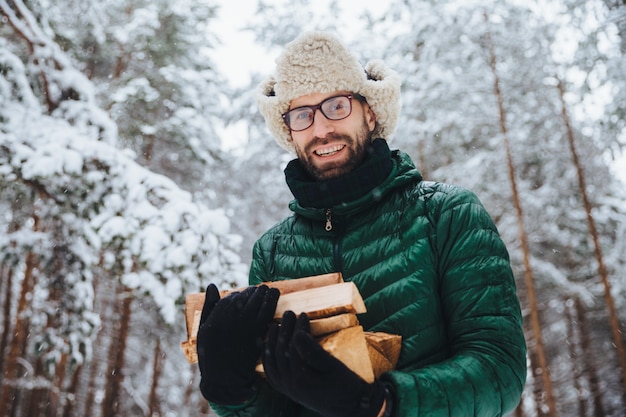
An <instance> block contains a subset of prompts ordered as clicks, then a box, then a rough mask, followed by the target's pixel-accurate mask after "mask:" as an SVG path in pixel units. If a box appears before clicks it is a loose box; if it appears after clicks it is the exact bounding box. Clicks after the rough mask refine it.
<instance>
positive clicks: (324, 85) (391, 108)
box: [256, 32, 400, 153]
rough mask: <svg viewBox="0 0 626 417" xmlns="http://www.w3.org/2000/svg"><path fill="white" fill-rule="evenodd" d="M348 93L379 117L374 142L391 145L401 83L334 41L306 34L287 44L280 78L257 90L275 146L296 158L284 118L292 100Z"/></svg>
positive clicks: (279, 62)
mask: <svg viewBox="0 0 626 417" xmlns="http://www.w3.org/2000/svg"><path fill="white" fill-rule="evenodd" d="M335 91H350V92H352V93H356V94H360V95H361V96H363V97H365V99H366V100H367V103H368V104H369V106H370V107H371V109H372V111H373V112H374V114H376V126H375V128H374V131H373V135H374V136H373V137H375V138H379V137H380V138H384V139H386V140H387V141H389V138H390V136H391V134H392V133H393V132H394V130H395V129H396V124H397V123H398V118H399V116H400V78H399V77H398V74H397V73H396V72H395V71H393V70H392V69H390V68H389V67H387V66H386V65H385V64H384V63H383V62H382V61H380V60H373V61H370V62H368V63H367V65H365V67H363V66H361V64H360V63H359V61H358V59H357V58H356V57H355V56H354V55H353V54H352V53H350V51H348V49H347V48H346V47H345V46H344V45H343V44H342V43H341V42H340V41H339V40H338V39H337V38H336V37H334V36H332V35H330V34H328V33H324V32H307V33H304V34H302V35H301V36H300V37H298V38H296V39H295V40H293V41H292V42H290V43H288V44H287V46H286V47H285V50H284V51H283V53H282V55H280V56H279V57H278V58H277V59H276V72H275V74H273V75H270V76H269V77H268V78H266V79H265V80H263V81H262V82H261V83H260V84H259V86H258V89H257V95H256V96H257V103H258V105H259V110H260V112H261V114H262V115H263V117H264V118H265V123H266V124H267V127H268V128H269V130H270V131H271V132H272V134H273V135H274V137H275V139H276V142H278V144H279V145H280V146H281V147H282V148H284V149H286V150H287V151H289V152H292V153H295V148H294V146H293V143H292V140H291V132H290V131H289V128H287V125H286V124H285V122H284V121H283V118H282V114H283V113H285V112H286V111H287V110H289V104H290V102H291V100H293V99H295V98H298V97H302V96H306V95H309V94H314V93H332V92H335Z"/></svg>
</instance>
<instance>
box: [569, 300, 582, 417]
mask: <svg viewBox="0 0 626 417" xmlns="http://www.w3.org/2000/svg"><path fill="white" fill-rule="evenodd" d="M574 303H575V301H574V300H571V299H570V300H567V301H566V302H565V316H566V319H567V321H566V331H567V335H566V337H567V340H568V343H567V347H568V350H569V357H570V360H571V362H572V374H573V375H572V376H573V378H572V379H573V384H574V389H575V390H576V393H577V394H578V417H585V416H586V415H587V397H586V395H585V388H584V386H583V384H582V380H583V371H582V367H581V363H580V362H581V356H584V353H583V355H581V354H580V351H581V350H582V342H581V335H580V327H579V326H577V325H576V314H575V311H574V312H572V310H573V309H575V306H574ZM583 352H584V351H583Z"/></svg>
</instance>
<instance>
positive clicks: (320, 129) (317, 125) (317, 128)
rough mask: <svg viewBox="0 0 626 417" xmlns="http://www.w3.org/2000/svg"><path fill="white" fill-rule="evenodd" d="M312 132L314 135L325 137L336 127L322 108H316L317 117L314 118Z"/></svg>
mask: <svg viewBox="0 0 626 417" xmlns="http://www.w3.org/2000/svg"><path fill="white" fill-rule="evenodd" d="M311 127H312V128H313V130H312V132H311V133H313V136H314V137H317V138H323V137H326V135H327V134H328V133H330V132H332V131H334V130H335V129H334V128H333V124H332V121H330V120H328V119H327V118H326V116H324V114H323V113H322V112H321V110H320V109H317V110H315V117H314V118H313V124H312V125H311Z"/></svg>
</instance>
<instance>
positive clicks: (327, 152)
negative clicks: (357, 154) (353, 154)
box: [313, 145, 346, 156]
mask: <svg viewBox="0 0 626 417" xmlns="http://www.w3.org/2000/svg"><path fill="white" fill-rule="evenodd" d="M345 147H346V145H335V146H330V147H328V148H322V149H317V150H315V151H314V152H313V153H315V155H317V156H331V155H334V154H336V153H337V152H339V151H341V150H342V149H343V148H345Z"/></svg>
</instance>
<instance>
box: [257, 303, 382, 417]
mask: <svg viewBox="0 0 626 417" xmlns="http://www.w3.org/2000/svg"><path fill="white" fill-rule="evenodd" d="M263 367H264V370H265V374H266V376H267V380H268V382H269V383H270V385H271V386H272V387H274V388H275V389H276V390H278V391H280V392H282V393H283V394H285V395H286V396H287V397H289V398H291V399H292V400H293V401H295V402H297V403H300V404H302V405H303V406H305V407H306V408H308V409H311V410H313V411H316V412H317V413H319V414H321V415H323V416H326V417H357V416H358V417H376V416H377V415H378V413H379V412H380V409H381V407H382V405H383V402H384V400H385V396H386V392H385V388H384V386H383V384H382V383H380V382H379V381H378V380H376V381H374V383H373V384H368V383H367V382H365V381H364V380H363V379H361V378H360V377H359V376H358V375H357V374H355V373H354V372H352V371H351V370H350V369H349V368H348V367H347V366H346V365H344V364H343V363H342V362H341V361H339V360H338V359H336V358H334V357H333V356H332V355H331V354H330V353H328V352H326V351H325V350H324V349H323V348H322V347H321V346H320V345H319V343H318V342H317V341H315V339H313V336H311V333H310V324H309V319H308V317H307V316H306V314H301V315H300V317H298V318H297V319H296V316H295V314H294V313H293V312H292V311H287V312H285V314H284V315H283V319H282V324H281V325H280V326H278V325H277V324H273V325H271V326H270V330H269V332H268V339H267V342H266V345H265V349H264V351H263Z"/></svg>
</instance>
